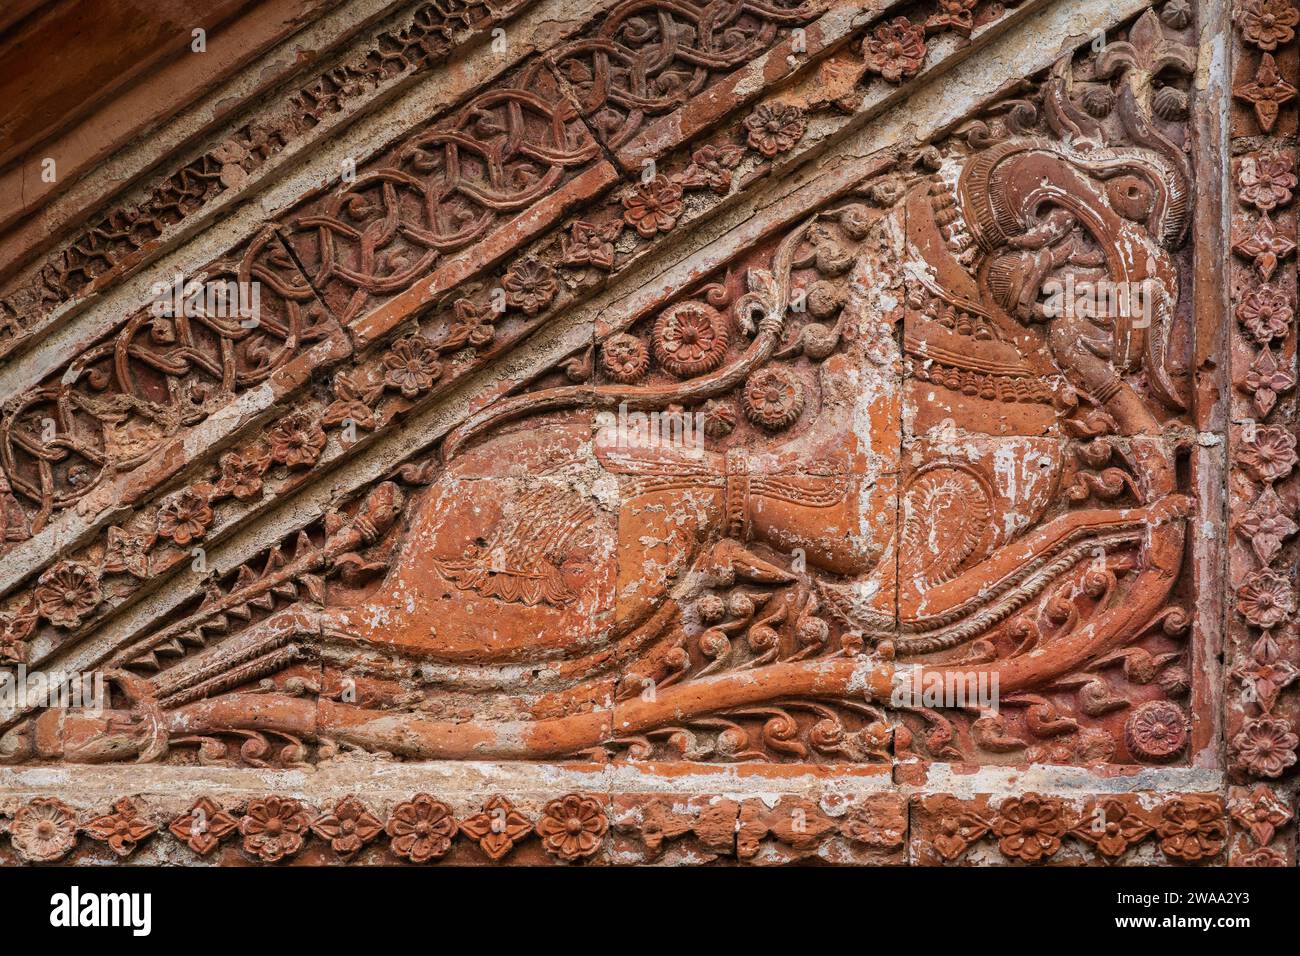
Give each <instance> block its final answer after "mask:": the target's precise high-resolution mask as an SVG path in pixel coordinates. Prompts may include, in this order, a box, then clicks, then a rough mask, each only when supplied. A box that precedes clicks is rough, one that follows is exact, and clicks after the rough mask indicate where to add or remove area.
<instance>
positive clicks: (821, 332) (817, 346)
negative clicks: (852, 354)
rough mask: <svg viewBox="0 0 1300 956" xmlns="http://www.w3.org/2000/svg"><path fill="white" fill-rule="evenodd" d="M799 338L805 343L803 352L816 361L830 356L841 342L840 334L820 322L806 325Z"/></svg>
mask: <svg viewBox="0 0 1300 956" xmlns="http://www.w3.org/2000/svg"><path fill="white" fill-rule="evenodd" d="M799 340H800V342H801V343H802V344H803V354H804V355H806V356H808V357H809V358H810V359H812V360H814V361H816V362H820V361H821V360H822V359H824V358H826V357H827V356H829V355H830V354H831V353H832V352H834V351H835V346H836V345H838V344H839V336H838V335H836V334H835V333H834V332H832V331H831V330H830V329H828V328H826V326H824V325H822V324H821V323H819V322H810V323H808V324H807V325H805V326H804V329H803V332H801V333H800V335H799Z"/></svg>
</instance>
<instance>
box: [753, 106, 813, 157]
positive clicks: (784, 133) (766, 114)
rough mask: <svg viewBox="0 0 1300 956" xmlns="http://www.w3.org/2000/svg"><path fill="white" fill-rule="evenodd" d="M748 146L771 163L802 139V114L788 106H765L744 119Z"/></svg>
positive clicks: (805, 126)
mask: <svg viewBox="0 0 1300 956" xmlns="http://www.w3.org/2000/svg"><path fill="white" fill-rule="evenodd" d="M744 125H745V129H746V131H747V136H746V142H748V143H749V145H750V146H751V147H753V148H754V149H756V150H758V151H759V152H760V153H762V154H763V155H764V156H766V157H767V158H768V159H772V158H773V157H775V156H778V155H780V154H781V153H788V152H789V151H790V150H792V149H794V146H795V144H796V143H797V142H799V140H800V139H801V138H802V137H803V134H804V130H805V129H806V128H807V123H806V121H805V120H804V118H803V111H802V110H800V109H799V107H797V106H791V105H790V104H788V103H763V104H761V105H760V106H759V107H758V108H757V109H755V110H754V112H752V113H750V114H749V115H748V116H746V117H745V124H744Z"/></svg>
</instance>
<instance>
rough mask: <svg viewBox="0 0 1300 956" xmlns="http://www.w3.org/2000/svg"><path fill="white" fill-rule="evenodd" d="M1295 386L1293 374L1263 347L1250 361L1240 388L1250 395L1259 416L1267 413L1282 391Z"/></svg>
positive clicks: (1289, 389) (1287, 390)
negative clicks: (1253, 359)
mask: <svg viewBox="0 0 1300 956" xmlns="http://www.w3.org/2000/svg"><path fill="white" fill-rule="evenodd" d="M1293 388H1295V374H1294V373H1293V372H1292V371H1291V370H1290V369H1288V368H1283V367H1282V366H1280V365H1278V364H1277V359H1276V358H1275V357H1274V355H1273V352H1272V350H1271V349H1268V348H1265V349H1264V350H1263V351H1262V352H1260V353H1259V354H1258V355H1257V356H1255V361H1253V362H1251V363H1250V368H1249V370H1247V372H1246V378H1245V379H1244V380H1243V382H1242V384H1241V390H1242V391H1243V392H1245V393H1246V394H1247V395H1249V396H1250V397H1251V400H1252V401H1253V402H1254V403H1255V410H1256V411H1258V412H1259V414H1260V415H1261V416H1264V415H1267V414H1268V413H1269V412H1270V411H1272V410H1273V406H1274V405H1276V404H1277V397H1278V395H1279V394H1280V393H1282V392H1289V391H1291V389H1293Z"/></svg>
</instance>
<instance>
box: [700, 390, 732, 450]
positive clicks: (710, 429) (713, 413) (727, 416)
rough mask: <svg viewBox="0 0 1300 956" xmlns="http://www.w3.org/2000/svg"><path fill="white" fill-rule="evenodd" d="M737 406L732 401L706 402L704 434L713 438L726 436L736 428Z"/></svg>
mask: <svg viewBox="0 0 1300 956" xmlns="http://www.w3.org/2000/svg"><path fill="white" fill-rule="evenodd" d="M737 417H738V416H737V414H736V406H735V405H733V404H732V403H731V402H729V401H726V400H725V399H724V400H722V401H717V400H712V399H711V400H710V401H708V402H705V403H704V434H705V435H706V436H707V437H709V438H712V439H715V440H716V439H719V438H726V437H727V436H728V435H730V434H731V433H732V431H734V430H735V428H736V419H737Z"/></svg>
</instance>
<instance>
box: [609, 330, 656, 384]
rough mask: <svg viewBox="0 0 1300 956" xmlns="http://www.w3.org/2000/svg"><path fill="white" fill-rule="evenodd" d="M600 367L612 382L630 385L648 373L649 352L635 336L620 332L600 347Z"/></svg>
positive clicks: (643, 343)
mask: <svg viewBox="0 0 1300 956" xmlns="http://www.w3.org/2000/svg"><path fill="white" fill-rule="evenodd" d="M600 367H601V369H603V370H604V372H605V374H606V375H608V376H609V377H610V378H612V379H613V380H614V381H616V382H621V383H623V384H625V385H631V384H633V383H635V382H639V381H640V380H641V379H642V378H644V377H645V373H646V372H648V371H650V350H649V349H648V348H647V347H646V344H645V342H643V341H642V340H641V339H639V338H637V337H636V336H635V335H631V334H629V333H627V332H620V333H618V334H617V335H612V336H610V337H609V338H608V339H606V340H605V342H604V343H603V344H602V345H601V347H600Z"/></svg>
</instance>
